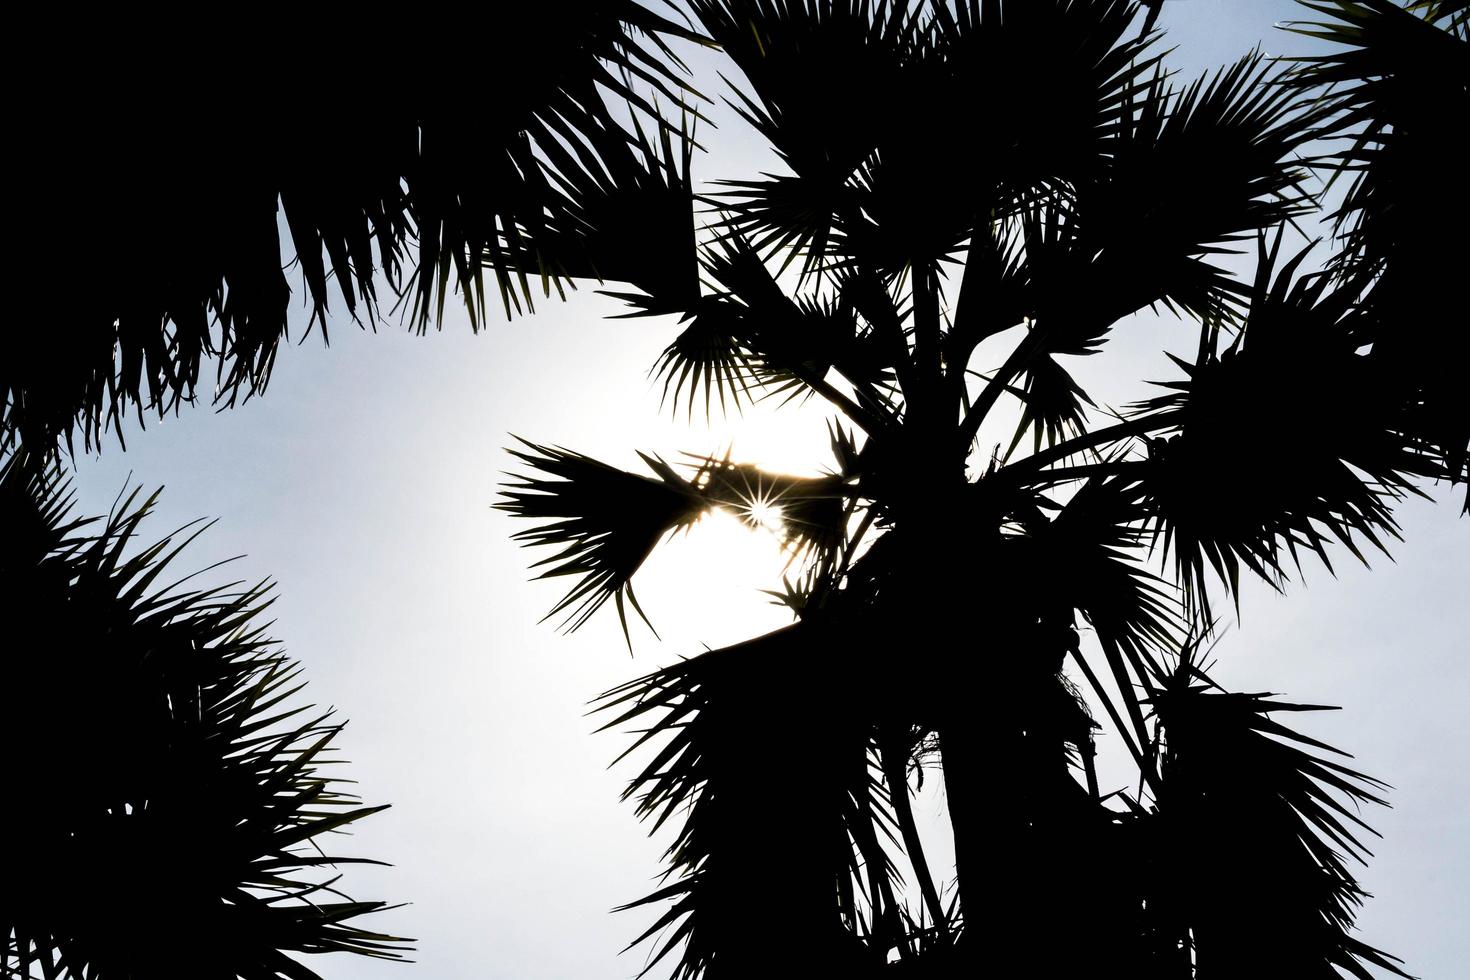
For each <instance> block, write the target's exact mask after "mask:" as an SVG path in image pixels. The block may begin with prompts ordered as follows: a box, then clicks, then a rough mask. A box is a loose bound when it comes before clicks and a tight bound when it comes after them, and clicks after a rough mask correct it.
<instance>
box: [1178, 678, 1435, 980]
mask: <svg viewBox="0 0 1470 980" xmlns="http://www.w3.org/2000/svg"><path fill="white" fill-rule="evenodd" d="M1201 681H1204V682H1203V683H1202V682H1201ZM1151 703H1152V705H1153V708H1154V711H1155V712H1156V713H1157V715H1158V718H1159V720H1160V723H1161V724H1162V726H1163V731H1164V752H1163V760H1162V768H1161V779H1160V789H1159V795H1158V809H1159V815H1160V819H1161V821H1162V823H1163V826H1162V827H1161V828H1160V829H1161V831H1162V835H1161V836H1162V839H1161V840H1160V841H1159V842H1158V843H1159V844H1160V845H1162V846H1163V847H1165V848H1167V849H1169V851H1170V853H1174V854H1178V853H1186V852H1187V853H1189V854H1191V855H1192V856H1193V858H1192V860H1190V861H1188V862H1185V863H1183V864H1180V863H1177V862H1171V861H1166V862H1160V864H1159V865H1158V867H1159V868H1160V869H1161V872H1162V875H1161V876H1162V878H1163V892H1162V894H1159V895H1158V896H1157V901H1156V904H1157V905H1159V907H1160V908H1161V910H1163V911H1164V912H1165V914H1168V915H1173V916H1176V917H1178V918H1179V919H1181V920H1182V921H1183V923H1184V924H1185V925H1187V927H1188V929H1189V930H1190V933H1191V934H1192V939H1193V945H1194V949H1195V956H1196V959H1197V962H1198V964H1199V969H1200V971H1201V972H1204V971H1206V970H1208V971H1212V972H1219V973H1221V974H1223V975H1227V976H1228V975H1251V974H1257V975H1268V974H1274V975H1283V976H1321V977H1335V976H1338V975H1339V974H1338V971H1343V972H1346V973H1349V974H1351V975H1353V976H1355V977H1358V978H1360V980H1370V978H1371V977H1372V976H1373V974H1372V973H1371V972H1370V970H1369V969H1368V967H1369V966H1370V965H1371V966H1373V967H1376V968H1378V969H1380V970H1386V971H1388V972H1390V973H1394V974H1396V975H1398V976H1407V974H1406V973H1404V972H1403V970H1402V969H1401V968H1400V967H1399V966H1398V965H1397V964H1398V961H1397V960H1396V959H1395V958H1394V957H1391V956H1389V955H1388V954H1386V953H1383V952H1382V951H1380V950H1377V949H1374V948H1373V947H1371V946H1369V945H1367V944H1366V943H1364V942H1362V941H1361V940H1358V939H1356V938H1354V937H1352V936H1351V935H1349V930H1350V929H1351V927H1352V924H1353V917H1354V913H1355V910H1356V908H1357V906H1358V905H1359V904H1361V902H1362V900H1363V898H1364V897H1365V896H1364V893H1363V890H1362V889H1361V888H1360V887H1359V886H1358V884H1357V882H1356V881H1354V879H1353V877H1352V875H1351V873H1350V872H1349V870H1348V867H1347V865H1346V863H1345V859H1344V855H1347V856H1350V857H1352V858H1354V859H1357V860H1359V861H1361V860H1362V859H1363V857H1364V856H1365V855H1366V851H1365V849H1364V848H1363V846H1362V844H1361V843H1360V841H1359V839H1358V835H1359V834H1361V833H1364V832H1371V829H1370V828H1369V827H1368V826H1367V824H1365V823H1364V822H1363V820H1362V818H1361V817H1360V816H1359V815H1358V814H1359V812H1360V810H1361V808H1362V806H1363V805H1365V804H1379V805H1385V804H1384V801H1383V799H1382V798H1381V796H1379V795H1378V794H1379V793H1380V792H1381V791H1382V790H1383V789H1384V788H1385V787H1384V785H1383V784H1382V783H1380V782H1378V781H1377V780H1375V779H1372V778H1370V777H1368V776H1364V775H1363V774H1362V773H1359V772H1356V771H1354V770H1352V769H1350V768H1348V767H1346V766H1344V765H1342V764H1341V763H1339V762H1335V761H1333V760H1332V759H1331V758H1329V757H1327V755H1324V754H1323V753H1327V754H1335V755H1337V756H1339V757H1340V756H1342V755H1344V753H1341V752H1340V751H1338V750H1337V749H1333V748H1331V747H1330V746H1327V745H1324V744H1323V743H1321V742H1319V741H1316V740H1314V739H1311V738H1309V737H1307V736H1305V735H1302V734H1300V733H1299V732H1296V731H1294V730H1292V729H1291V728H1288V727H1287V726H1285V725H1283V724H1282V723H1281V722H1279V721H1276V720H1275V719H1274V718H1273V717H1272V716H1273V715H1274V714H1276V713H1279V712H1301V711H1320V710H1324V709H1323V708H1322V707H1320V706H1318V705H1304V704H1293V703H1291V702H1286V701H1277V700H1272V699H1271V696H1270V695H1267V694H1232V693H1227V692H1225V691H1223V690H1220V689H1218V688H1214V687H1213V685H1211V684H1210V683H1209V682H1208V681H1207V679H1205V678H1204V677H1203V675H1202V674H1199V673H1198V671H1197V670H1196V669H1195V667H1194V665H1193V664H1191V663H1190V661H1189V659H1188V658H1187V657H1186V658H1184V659H1182V660H1181V662H1180V664H1179V667H1178V668H1177V670H1176V671H1175V672H1174V673H1173V675H1172V676H1171V677H1169V678H1168V679H1167V681H1166V683H1165V684H1164V685H1162V686H1161V687H1160V689H1159V690H1157V691H1156V692H1155V693H1154V695H1153V698H1152V702H1151ZM1313 750H1316V751H1313ZM1263 881H1268V882H1270V887H1269V888H1262V887H1261V883H1262V882H1263Z"/></svg>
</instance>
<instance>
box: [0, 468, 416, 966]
mask: <svg viewBox="0 0 1470 980" xmlns="http://www.w3.org/2000/svg"><path fill="white" fill-rule="evenodd" d="M155 497H156V495H155ZM153 500H154V497H150V498H148V499H146V500H140V499H139V497H138V495H137V492H136V491H134V492H133V493H131V494H129V495H128V496H127V497H126V498H125V499H123V500H121V501H120V502H119V504H118V506H117V507H116V508H115V509H114V511H113V513H112V514H111V515H109V516H108V518H107V519H106V520H105V521H102V522H92V521H85V520H76V519H73V518H71V517H70V516H69V515H70V510H71V500H70V495H69V493H68V490H67V488H66V485H65V484H64V483H63V482H61V481H60V480H59V479H58V477H57V475H56V474H55V473H54V472H50V471H43V470H39V469H37V468H36V467H35V465H34V464H26V463H24V462H22V461H20V460H17V459H16V458H14V457H12V458H11V459H9V460H7V461H6V463H5V464H4V467H3V470H0V520H3V523H4V526H5V527H6V529H7V534H6V539H5V545H4V548H3V549H0V605H3V607H4V614H5V621H6V622H7V623H9V624H10V625H11V627H12V628H13V629H14V630H17V631H18V632H19V633H20V634H28V635H29V636H30V639H29V640H26V641H23V642H20V643H17V644H15V645H12V647H11V648H10V649H9V650H8V651H7V655H6V657H5V662H4V664H3V666H0V673H3V686H4V689H5V690H6V692H7V694H8V696H9V701H10V704H9V707H8V708H7V710H6V711H5V712H4V713H3V717H0V754H3V766H0V770H3V772H4V774H5V780H6V787H7V789H6V795H7V798H9V799H10V800H11V801H12V805H10V806H7V807H6V808H5V814H4V817H3V818H0V828H3V834H0V838H3V840H4V841H5V842H6V846H7V852H6V856H5V859H4V863H5V872H4V874H3V875H0V976H4V977H7V978H15V980H31V978H36V977H45V978H46V980H53V978H56V977H70V978H81V977H88V978H97V980H131V978H136V977H143V976H148V977H164V978H169V980H173V978H178V980H183V978H186V977H201V976H208V977H219V978H236V977H238V978H241V980H276V978H291V980H314V978H316V977H317V974H316V973H315V972H314V971H313V970H311V969H310V968H308V967H306V966H304V965H303V964H301V963H300V962H298V961H297V960H296V959H295V958H294V956H295V955H296V954H301V953H325V952H338V951H341V952H354V953H359V954H363V955H367V956H373V957H378V958H388V959H396V958H398V957H400V956H401V955H402V953H403V952H404V948H405V947H404V941H403V940H401V939H397V938H394V937H392V936H389V935H385V934H382V933H379V932H375V931H372V930H369V929H365V928H363V927H362V926H361V925H359V924H358V922H357V920H358V919H359V918H360V917H361V916H363V915H365V914H367V913H370V912H374V911H378V910H380V909H382V908H384V903H382V902H362V901H354V900H353V899H351V898H348V897H347V896H346V895H344V894H343V893H342V892H341V891H340V890H339V888H338V886H337V882H338V880H339V879H340V876H341V874H340V872H339V871H337V870H336V867H337V866H340V865H345V864H353V863H374V862H364V860H363V859H361V858H350V857H338V856H335V855H334V853H333V851H332V849H331V844H330V842H329V841H330V838H329V836H328V835H329V834H331V833H332V832H336V831H341V830H343V829H344V828H347V827H348V826H350V825H351V824H353V823H354V822H355V821H357V820H359V819H361V818H363V817H365V816H368V815H370V814H373V813H376V812H378V811H379V810H382V809H384V807H381V806H377V807H369V806H362V805H360V804H359V802H358V801H357V799H356V798H355V797H354V796H352V795H350V794H349V793H347V792H346V791H345V790H344V789H343V788H342V787H343V784H344V782H346V780H343V779H341V778H340V777H334V776H329V775H327V773H326V770H325V767H326V766H327V765H329V764H340V762H341V760H340V759H335V758H333V753H334V750H333V748H332V745H331V743H332V741H333V739H334V738H335V737H336V736H337V734H338V733H339V732H340V730H341V728H342V725H341V723H340V722H335V721H333V720H332V719H331V717H330V715H331V713H330V712H324V711H319V710H317V709H314V708H313V707H312V706H310V705H302V704H300V702H299V699H298V698H296V697H295V696H296V695H297V694H298V693H299V692H300V690H301V688H302V682H301V680H300V669H299V668H298V667H296V666H295V665H293V664H292V663H291V662H290V661H288V660H287V659H286V658H285V657H284V656H283V655H282V654H281V653H280V651H279V650H278V648H277V647H276V644H275V643H274V641H272V640H270V639H268V638H267V636H266V635H265V628H266V627H265V626H264V625H262V624H261V623H260V622H259V616H260V614H261V613H262V611H263V610H264V609H265V608H266V607H267V606H268V605H269V601H270V600H269V596H268V590H267V587H266V586H258V587H255V588H250V589H245V590H243V591H238V592H232V591H229V590H228V589H218V588H217V589H209V590H195V591H189V590H185V589H182V588H179V587H178V584H176V585H174V586H171V587H162V588H161V587H159V586H158V584H157V583H158V582H159V578H160V576H161V575H163V574H164V573H166V572H167V571H168V570H169V568H170V564H171V562H172V560H173V559H174V557H175V556H176V555H177V554H178V553H179V551H180V550H181V549H182V548H183V546H184V545H185V544H187V543H188V540H190V539H192V537H193V534H189V535H187V536H186V539H185V540H184V541H182V542H179V541H177V540H176V538H178V537H179V536H180V535H179V534H176V535H173V536H170V537H166V538H164V539H163V540H161V541H158V542H156V543H154V544H152V545H148V546H142V545H138V544H136V543H135V542H136V539H137V533H138V529H139V525H140V524H141V522H142V521H143V519H144V518H145V517H146V516H147V514H148V512H149V510H150V509H151V506H152V504H153ZM93 523H97V524H98V526H97V528H96V530H89V527H90V526H91V525H92V524H93ZM12 530H13V531H14V532H15V533H14V534H12V533H10V532H11V531H12ZM196 533H197V532H196Z"/></svg>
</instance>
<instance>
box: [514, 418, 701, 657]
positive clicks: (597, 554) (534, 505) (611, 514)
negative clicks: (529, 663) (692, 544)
mask: <svg viewBox="0 0 1470 980" xmlns="http://www.w3.org/2000/svg"><path fill="white" fill-rule="evenodd" d="M521 442H522V444H523V445H525V446H526V448H527V449H528V450H529V452H526V451H522V450H518V449H508V450H506V451H507V452H509V453H510V454H511V455H512V456H515V457H516V458H517V459H519V460H521V461H522V462H523V463H526V464H527V465H529V466H531V467H532V468H533V469H534V470H536V471H537V474H536V475H530V476H518V475H515V474H512V476H513V478H514V479H515V480H516V481H517V482H514V483H507V484H505V489H504V490H502V491H501V495H502V496H503V497H505V498H507V499H506V500H505V501H503V502H501V503H498V504H496V505H495V507H496V508H497V509H499V510H504V511H509V512H510V513H511V514H513V515H515V516H516V517H524V518H528V519H530V520H535V521H544V522H549V523H543V524H541V525H539V526H537V527H534V528H531V529H530V530H526V531H519V532H517V533H516V534H515V535H514V539H515V540H516V541H519V542H521V543H522V544H524V545H526V546H527V547H536V546H545V547H554V548H558V549H560V550H559V551H558V552H557V553H556V554H554V555H552V556H551V557H550V558H543V559H541V560H540V561H538V562H536V563H535V564H534V565H532V566H531V567H532V568H541V567H543V566H548V565H549V566H551V567H549V568H547V569H546V570H545V571H544V572H542V573H541V574H540V575H538V576H537V577H538V578H558V577H560V576H563V575H574V576H577V577H578V579H577V582H576V583H575V584H574V585H573V586H572V587H571V589H570V590H568V592H567V594H566V595H564V596H563V597H562V598H561V600H560V601H558V602H557V604H556V605H555V606H553V607H552V609H551V611H550V612H548V613H547V614H546V616H545V617H543V621H544V620H545V619H550V618H551V617H553V616H556V615H558V614H559V613H563V612H565V613H566V614H567V615H566V618H565V620H564V622H563V626H564V627H565V628H566V629H567V630H568V631H572V630H576V629H579V628H580V627H581V626H582V625H583V624H584V623H586V622H587V620H588V619H589V618H591V616H592V614H593V613H595V612H597V610H598V609H600V608H602V605H603V603H605V602H607V600H609V599H612V600H613V601H614V604H615V605H616V606H617V610H618V619H619V621H620V622H621V623H622V626H623V635H624V637H625V638H626V637H628V614H627V609H626V607H625V605H624V602H625V600H626V602H627V604H628V605H631V606H632V607H633V609H634V611H635V612H637V613H638V615H639V616H640V617H641V618H642V619H643V621H644V622H645V623H648V617H647V616H645V615H644V614H643V610H642V608H640V607H639V605H638V599H637V597H636V596H635V595H634V594H633V574H634V573H635V572H637V571H638V568H639V567H640V566H641V565H642V564H643V562H644V560H645V559H647V557H648V556H649V554H650V553H651V552H652V551H653V549H654V546H655V545H657V544H658V542H659V541H660V539H662V538H663V537H664V536H666V535H667V534H669V533H670V532H672V531H674V530H676V529H677V528H680V527H683V526H686V525H688V524H691V523H693V522H694V521H695V520H696V519H697V518H698V517H699V515H700V514H701V513H702V512H703V511H704V510H705V509H706V508H707V507H708V504H707V503H706V502H705V500H704V498H703V497H702V496H701V495H700V493H699V490H698V488H696V487H695V486H694V485H693V484H692V483H690V482H689V481H688V480H685V479H684V478H683V477H681V476H679V474H678V473H676V472H675V471H674V469H673V467H671V466H669V465H668V464H667V463H665V462H663V460H661V459H658V458H657V457H654V456H648V455H644V454H642V453H640V454H639V455H640V456H641V457H642V459H643V462H644V463H645V464H647V466H648V468H649V469H650V470H652V471H653V472H654V474H655V476H656V477H657V478H656V479H654V478H650V477H646V476H640V475H638V474H636V473H629V472H627V471H625V470H620V469H617V468H616V467H612V466H608V465H607V464H606V463H600V462H598V461H597V460H595V459H592V458H591V457H589V456H583V455H582V454H581V453H576V452H573V451H571V450H569V449H562V448H559V447H548V446H538V445H536V444H535V443H532V442H527V441H526V440H524V439H522V440H521ZM650 625H651V624H650ZM630 642H631V640H630Z"/></svg>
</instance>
